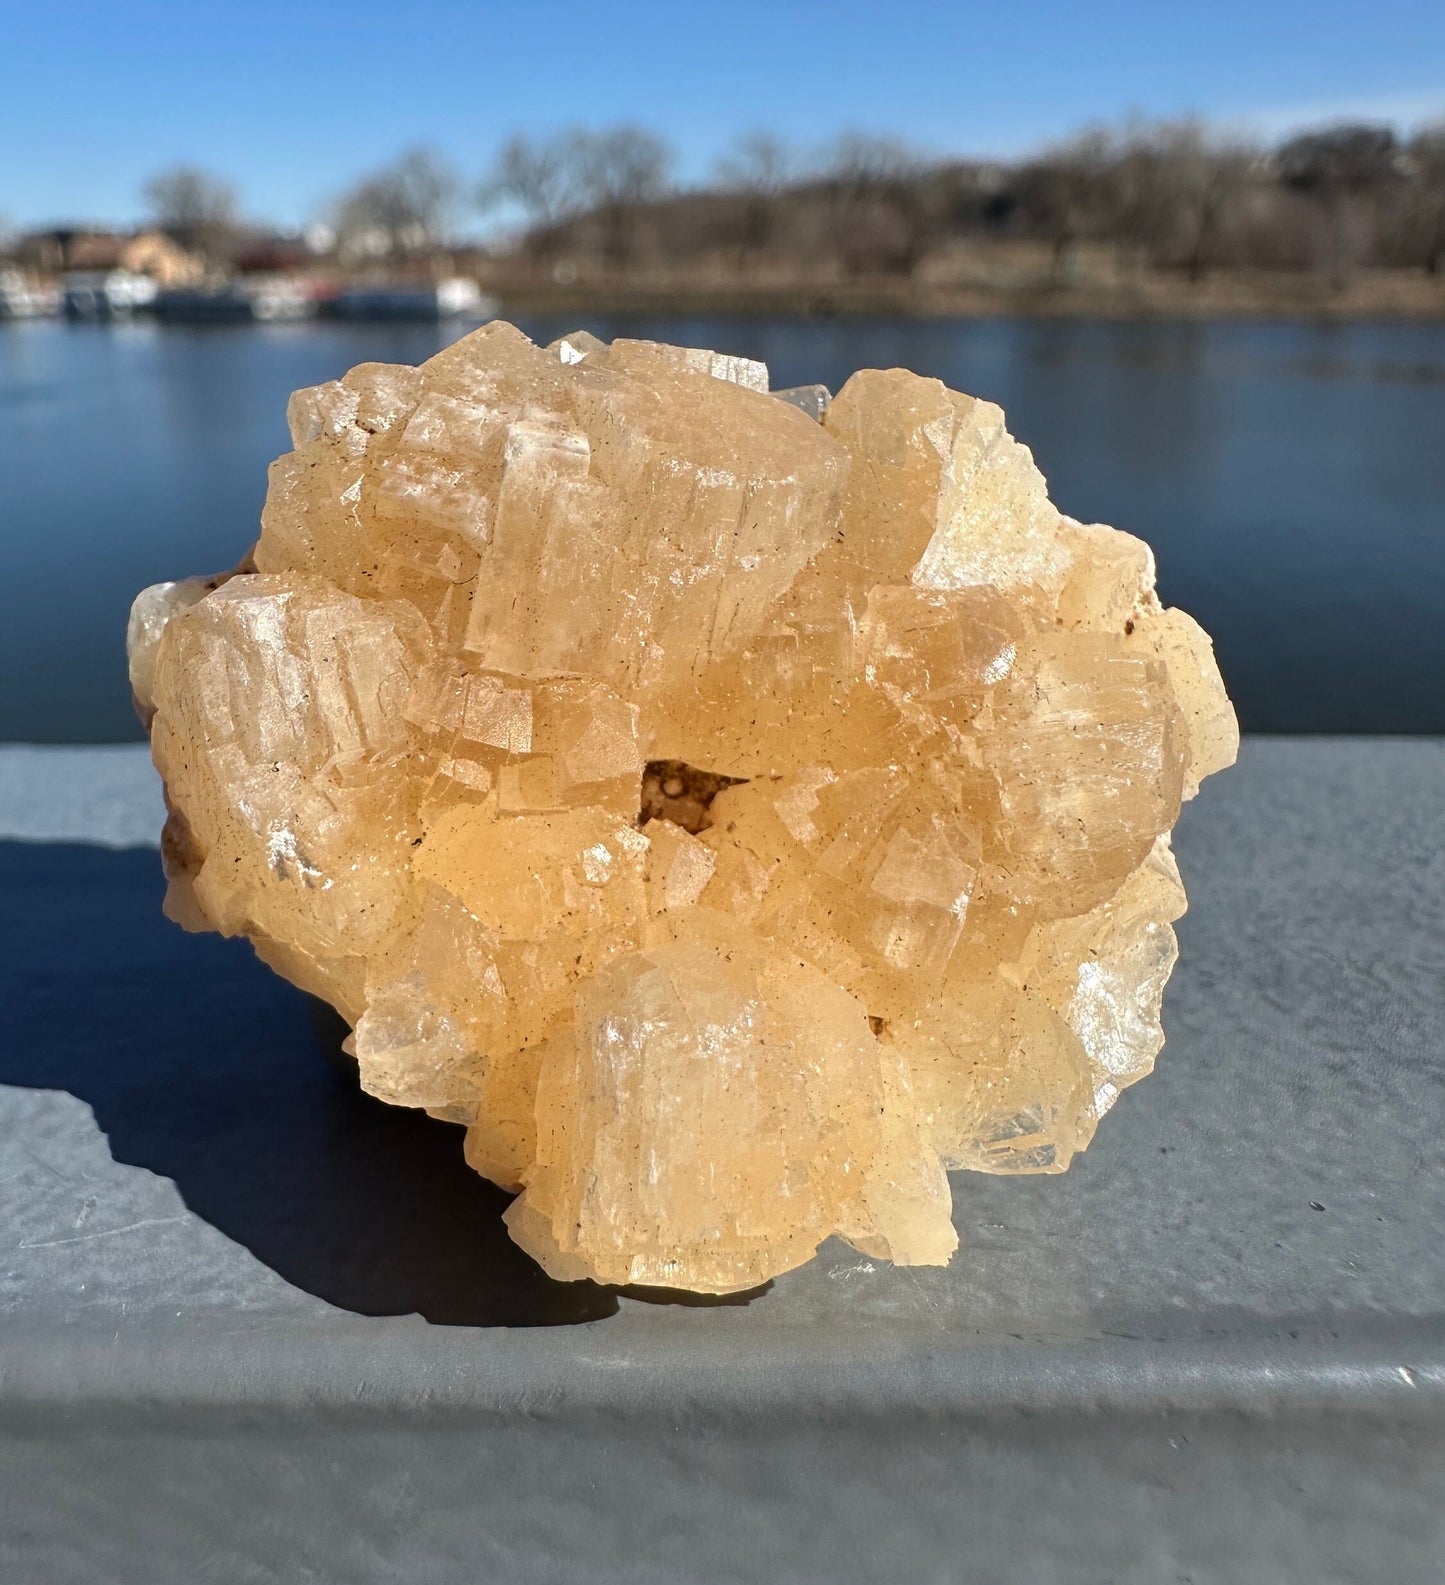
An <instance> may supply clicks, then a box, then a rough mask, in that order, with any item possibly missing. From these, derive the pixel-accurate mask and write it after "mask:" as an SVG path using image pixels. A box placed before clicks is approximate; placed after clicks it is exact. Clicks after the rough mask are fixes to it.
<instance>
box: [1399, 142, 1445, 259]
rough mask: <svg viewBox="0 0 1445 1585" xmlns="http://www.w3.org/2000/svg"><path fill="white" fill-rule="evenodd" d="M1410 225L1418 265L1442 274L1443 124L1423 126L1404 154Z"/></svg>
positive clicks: (1444, 227) (1444, 253)
mask: <svg viewBox="0 0 1445 1585" xmlns="http://www.w3.org/2000/svg"><path fill="white" fill-rule="evenodd" d="M1406 162H1407V163H1406V171H1407V175H1408V180H1409V188H1408V197H1407V205H1408V210H1409V217H1410V225H1411V229H1412V231H1414V232H1415V234H1416V236H1417V239H1418V244H1419V257H1420V262H1421V264H1422V265H1423V266H1424V268H1425V270H1426V272H1427V273H1428V274H1430V275H1440V274H1441V273H1445V121H1441V122H1437V123H1436V124H1435V125H1434V126H1431V127H1425V128H1424V129H1423V130H1422V131H1420V132H1417V133H1416V134H1415V136H1414V137H1413V138H1412V139H1411V140H1410V145H1409V148H1408V149H1407V151H1406Z"/></svg>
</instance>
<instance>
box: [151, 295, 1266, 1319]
mask: <svg viewBox="0 0 1445 1585" xmlns="http://www.w3.org/2000/svg"><path fill="white" fill-rule="evenodd" d="M767 391H768V386H767V371H766V369H765V368H763V366H762V365H760V364H757V363H752V362H749V361H747V360H745V359H741V358H730V357H722V356H719V355H717V354H714V353H710V352H702V351H696V350H690V349H684V348H677V347H668V346H661V345H656V344H653V343H649V342H637V341H617V342H613V343H612V344H611V345H610V346H609V345H604V344H603V343H601V342H599V341H597V340H595V339H594V338H592V337H590V336H587V335H585V334H578V335H573V336H569V337H567V338H566V339H564V340H562V341H560V342H558V343H556V344H555V345H553V346H551V347H548V348H545V349H543V348H540V347H537V346H534V345H533V344H532V343H531V342H530V341H529V340H528V339H527V338H526V337H525V336H523V335H522V334H521V333H520V332H519V331H517V330H515V329H513V328H512V327H511V326H509V325H505V324H500V323H498V324H492V325H488V326H486V327H485V328H483V329H481V330H479V331H477V332H476V333H475V334H473V335H470V336H467V337H466V338H464V339H463V340H461V341H459V342H457V343H456V344H455V345H454V346H451V347H449V348H447V349H446V350H445V351H444V352H441V353H439V354H438V355H437V356H436V357H434V358H432V359H431V360H430V361H429V362H427V363H425V364H423V365H422V366H421V367H420V368H406V367H398V366H392V365H388V364H363V365H362V366H360V367H359V368H356V369H353V370H352V371H351V372H350V373H349V374H348V375H346V376H345V377H344V378H343V379H341V380H338V381H335V382H333V383H331V384H328V385H323V386H319V387H317V388H316V389H314V390H308V391H300V392H298V393H297V394H296V395H295V396H294V397H293V398H292V401H291V405H290V409H289V418H290V422H291V430H292V436H293V440H294V444H295V450H294V451H292V452H290V453H288V454H287V455H286V456H284V457H282V458H281V459H280V460H279V461H278V462H277V463H275V464H274V466H273V467H272V470H271V484H270V492H269V495H268V497H267V501H266V507H265V512H264V515H263V519H262V533H261V538H260V541H259V542H258V544H257V545H256V547H255V550H254V552H253V553H252V556H251V557H250V558H249V559H248V561H247V562H246V563H245V564H244V565H243V567H242V568H241V569H239V570H238V571H237V573H236V574H233V575H231V576H230V577H229V578H224V579H212V580H209V581H208V582H207V583H200V582H196V581H192V582H187V583H178V584H162V585H159V586H157V587H156V588H153V589H149V590H146V591H145V592H144V593H143V594H142V595H141V596H140V597H139V599H138V600H137V602H136V606H135V610H134V613H133V615H132V620H131V633H130V640H131V675H132V679H133V683H134V687H135V692H136V696H137V700H138V703H139V705H140V707H141V709H142V712H143V714H144V716H145V718H146V719H147V720H148V721H150V723H151V735H152V743H153V747H154V752H155V759H156V763H157V765H158V766H159V767H160V770H161V773H162V775H163V777H164V779H165V784H166V791H167V796H168V800H169V807H170V810H171V816H170V821H169V824H168V826H167V829H166V836H165V843H164V853H165V861H166V867H167V872H168V875H169V878H170V889H169V893H168V897H167V903H166V907H167V910H168V912H169V913H170V914H171V916H172V917H173V918H175V919H177V920H178V921H180V922H181V923H182V924H184V925H186V926H187V927H188V928H192V929H215V930H219V931H221V932H222V933H224V934H227V935H234V934H242V935H246V936H248V937H249V938H250V939H251V941H252V942H253V943H254V944H255V947H256V950H257V952H258V953H259V954H260V956H261V957H262V958H263V959H264V960H265V961H266V962H267V963H269V964H270V965H272V967H273V968H275V969H276V970H278V971H279V972H280V973H282V974H284V975H285V976H286V977H287V978H289V979H291V980H293V981H294V982H295V983H296V984H297V985H300V986H302V987H304V988H305V989H306V990H308V991H310V992H313V993H314V994H316V995H318V996H321V997H324V998H326V999H327V1000H328V1001H330V1002H331V1003H332V1004H333V1005H334V1006H335V1007H336V1008H337V1009H338V1010H339V1011H340V1012H341V1013H342V1015H343V1016H344V1017H345V1018H346V1019H347V1021H348V1022H349V1023H350V1024H351V1025H352V1026H353V1028H354V1031H355V1032H354V1036H353V1044H354V1049H355V1055H356V1058H357V1061H358V1063H359V1065H360V1071H361V1079H362V1083H363V1084H364V1085H365V1086H366V1088H367V1089H368V1090H370V1091H371V1092H372V1093H373V1094H375V1095H377V1096H380V1097H381V1098H383V1099H384V1100H387V1101H391V1102H394V1103H396V1104H398V1105H404V1106H415V1107H424V1108H426V1109H427V1110H428V1111H429V1112H431V1113H432V1114H433V1115H435V1116H437V1117H440V1118H444V1119H447V1120H449V1121H452V1122H456V1123H461V1124H463V1125H465V1127H466V1130H467V1133H466V1147H465V1148H466V1155H467V1159H468V1160H469V1161H470V1162H471V1164H472V1165H473V1166H474V1167H475V1168H476V1169H477V1170H478V1171H479V1172H481V1173H484V1174H485V1175H486V1176H487V1177H489V1178H492V1179H494V1180H495V1181H496V1182H498V1183H500V1184H503V1185H505V1186H506V1187H508V1188H511V1189H516V1190H519V1191H520V1194H519V1197H518V1198H517V1200H516V1201H515V1202H514V1203H513V1205H512V1207H511V1209H510V1211H509V1212H508V1222H509V1224H510V1226H511V1229H512V1232H513V1235H514V1237H515V1238H516V1239H517V1240H518V1242H519V1243H521V1244H522V1246H523V1247H524V1248H526V1249H527V1250H528V1251H529V1252H530V1253H531V1254H532V1255H533V1256H534V1257H535V1258H536V1259H537V1260H539V1261H540V1262H541V1263H542V1265H543V1266H544V1267H545V1268H546V1269H547V1270H548V1271H549V1272H552V1273H553V1274H555V1275H556V1276H559V1277H562V1278H579V1277H593V1278H597V1279H599V1280H601V1281H604V1282H611V1283H641V1284H657V1285H663V1286H668V1287H682V1288H692V1289H697V1290H706V1291H714V1292H724V1291H728V1290H733V1289H740V1288H746V1287H750V1286H753V1285H755V1284H757V1283H759V1282H761V1281H763V1280H764V1279H766V1278H768V1277H770V1276H772V1275H774V1274H775V1273H778V1272H781V1271H785V1270H787V1269H788V1268H789V1267H792V1266H795V1265H797V1264H799V1263H800V1262H802V1261H804V1260H806V1259H808V1258H809V1256H810V1255H811V1254H812V1253H813V1252H814V1250H815V1249H816V1248H817V1246H818V1244H819V1243H820V1241H821V1240H823V1239H825V1238H827V1237H829V1236H830V1235H834V1234H836V1235H839V1236H841V1237H843V1238H845V1239H847V1240H849V1241H850V1242H851V1243H853V1244H854V1245H855V1246H856V1247H857V1248H859V1249H860V1250H862V1251H864V1252H866V1253H868V1254H870V1255H874V1256H878V1257H884V1258H887V1259H890V1260H893V1261H897V1262H899V1263H903V1264H938V1263H942V1262H944V1261H946V1260H947V1259H948V1258H949V1256H950V1254H951V1253H952V1251H953V1249H954V1247H955V1245H956V1237H955V1234H954V1230H953V1225H952V1219H951V1215H950V1210H951V1206H950V1195H949V1185H948V1180H947V1178H946V1176H945V1169H946V1168H950V1167H964V1168H972V1169H975V1170H979V1171H985V1172H1056V1171H1061V1170H1062V1169H1063V1168H1064V1167H1066V1166H1067V1165H1068V1163H1069V1160H1070V1158H1071V1156H1072V1155H1073V1153H1074V1152H1075V1151H1076V1150H1079V1149H1081V1148H1082V1147H1083V1146H1084V1145H1086V1144H1087V1143H1088V1141H1089V1139H1090V1137H1091V1135H1092V1134H1093V1131H1094V1127H1095V1125H1096V1123H1097V1121H1098V1119H1099V1117H1100V1116H1101V1114H1102V1113H1103V1112H1105V1111H1106V1110H1107V1109H1108V1108H1109V1107H1110V1106H1111V1105H1112V1104H1113V1102H1114V1100H1115V1098H1116V1097H1117V1095H1118V1093H1119V1091H1120V1090H1121V1089H1122V1088H1123V1087H1124V1086H1125V1085H1127V1084H1131V1083H1133V1082H1134V1080H1136V1079H1138V1078H1139V1077H1141V1076H1142V1075H1143V1074H1144V1073H1146V1072H1147V1071H1148V1070H1149V1068H1150V1067H1151V1066H1152V1064H1153V1061H1154V1057H1155V1054H1156V1052H1157V1051H1158V1049H1159V1047H1160V1045H1161V1043H1162V1039H1163V1036H1162V1033H1161V1031H1160V1027H1159V1003H1160V997H1161V994H1162V991H1163V986H1164V982H1165V980H1166V978H1167V976H1168V974H1169V972H1170V969H1171V967H1172V965H1173V962H1174V957H1175V943H1174V935H1173V932H1172V931H1171V929H1170V921H1171V920H1173V919H1175V918H1176V917H1177V916H1178V915H1179V914H1180V913H1181V912H1182V911H1183V909H1184V893H1183V891H1182V889H1181V887H1180V884H1179V876H1178V872H1177V870H1176V868H1175V865H1174V860H1173V858H1172V857H1171V855H1170V851H1169V831H1170V828H1171V827H1172V826H1173V824H1174V821H1175V819H1176V817H1177V815H1178V812H1179V805H1180V800H1181V798H1187V797H1190V796H1192V795H1193V793H1194V792H1195V790H1196V788H1197V786H1198V783H1199V781H1200V779H1201V778H1202V777H1203V776H1206V775H1208V774H1209V773H1210V772H1212V771H1215V770H1218V769H1220V768H1221V767H1222V766H1225V765H1228V764H1229V763H1230V762H1231V761H1232V760H1233V758H1234V755H1235V751H1236V747H1237V743H1238V733H1237V729H1236V727H1235V722H1234V717H1233V713H1232V712H1231V710H1230V706H1229V703H1228V700H1227V699H1226V697H1225V694H1224V689H1223V687H1222V685H1221V683H1220V679H1219V674H1218V672H1217V670H1216V668H1215V665H1214V659H1213V655H1212V651H1211V648H1210V644H1209V640H1208V638H1207V637H1206V636H1205V634H1204V633H1203V632H1202V631H1201V629H1200V628H1199V627H1198V626H1197V625H1196V624H1195V623H1194V622H1193V621H1192V620H1191V619H1190V618H1189V617H1187V616H1185V615H1184V614H1183V613H1182V612H1179V611H1175V610H1165V609H1162V608H1161V606H1160V605H1159V602H1158V600H1157V599H1156V597H1155V595H1154V592H1153V585H1154V564H1153V557H1152V554H1151V553H1150V551H1149V548H1148V547H1147V546H1146V545H1144V544H1143V543H1142V542H1141V541H1139V540H1137V539H1133V538H1131V537H1130V536H1128V535H1126V534H1122V533H1118V532H1116V531H1115V530H1113V529H1110V528H1103V527H1099V526H1088V525H1084V524H1081V523H1077V522H1075V521H1073V520H1072V519H1071V518H1068V517H1064V516H1062V515H1061V514H1060V513H1059V512H1058V511H1057V510H1056V509H1055V508H1054V507H1053V506H1052V505H1050V503H1049V500H1048V496H1047V493H1046V491H1045V487H1044V481H1043V479H1042V478H1041V476H1040V475H1039V473H1038V471H1037V469H1036V468H1035V467H1034V464H1033V460H1032V458H1031V457H1030V455H1029V452H1028V451H1027V450H1026V449H1025V448H1024V447H1023V446H1021V445H1019V444H1018V443H1017V442H1016V441H1015V440H1013V439H1012V438H1011V437H1010V436H1009V434H1008V433H1007V431H1006V430H1005V428H1004V422H1003V415H1002V413H1001V412H1000V411H999V409H998V408H997V407H995V406H993V405H992V404H990V403H988V402H983V401H978V400H975V399H974V398H972V397H967V396H960V395H958V394H956V393H955V392H952V391H949V390H947V389H945V387H944V386H943V385H941V384H940V383H939V382H938V381H937V380H929V379H922V378H920V377H919V376H917V375H913V374H909V373H906V372H904V371H901V370H890V371H880V370H868V371H865V372H863V373H860V374H857V375H855V376H854V377H853V378H852V379H851V380H849V381H848V383H847V384H846V385H845V386H844V387H843V389H842V391H841V392H840V393H839V395H838V397H837V399H836V400H834V401H833V402H832V403H831V405H827V406H826V409H825V410H824V401H823V397H824V395H825V393H821V392H820V391H819V390H818V388H815V387H813V388H808V390H806V391H805V392H802V393H798V394H797V395H796V397H794V398H792V399H788V400H779V399H778V398H777V397H775V396H770V395H769V394H767ZM819 411H822V415H823V416H822V418H821V421H819V420H818V418H817V417H816V414H817V413H818V412H819Z"/></svg>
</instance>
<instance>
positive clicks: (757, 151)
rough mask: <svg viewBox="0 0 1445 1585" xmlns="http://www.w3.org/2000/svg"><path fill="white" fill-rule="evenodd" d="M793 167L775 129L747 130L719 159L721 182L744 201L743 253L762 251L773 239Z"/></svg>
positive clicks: (723, 187) (789, 153) (740, 251)
mask: <svg viewBox="0 0 1445 1585" xmlns="http://www.w3.org/2000/svg"><path fill="white" fill-rule="evenodd" d="M793 170H794V161H793V157H792V153H791V151H790V150H789V149H788V147H787V145H786V144H785V143H784V142H783V141H782V139H781V138H778V137H775V136H774V135H773V134H772V133H771V132H761V131H760V132H747V133H744V134H743V136H742V137H740V138H739V139H738V140H737V142H736V143H735V144H734V145H733V147H732V150H731V152H729V153H728V154H725V155H724V156H723V158H722V159H720V160H719V161H718V165H717V179H718V183H719V185H720V186H721V187H722V189H723V191H724V192H730V193H735V194H737V195H738V197H740V198H741V199H742V201H743V202H742V224H741V226H740V228H739V236H738V248H739V253H740V254H741V255H742V256H744V257H746V256H747V255H748V254H750V253H760V252H761V251H762V250H763V249H764V248H766V247H767V245H768V243H769V242H770V241H771V240H772V237H773V232H774V230H775V227H776V222H777V214H778V205H779V201H780V199H781V198H782V196H783V192H784V189H785V188H786V187H787V185H788V182H789V181H790V179H791V178H792V175H793Z"/></svg>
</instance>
